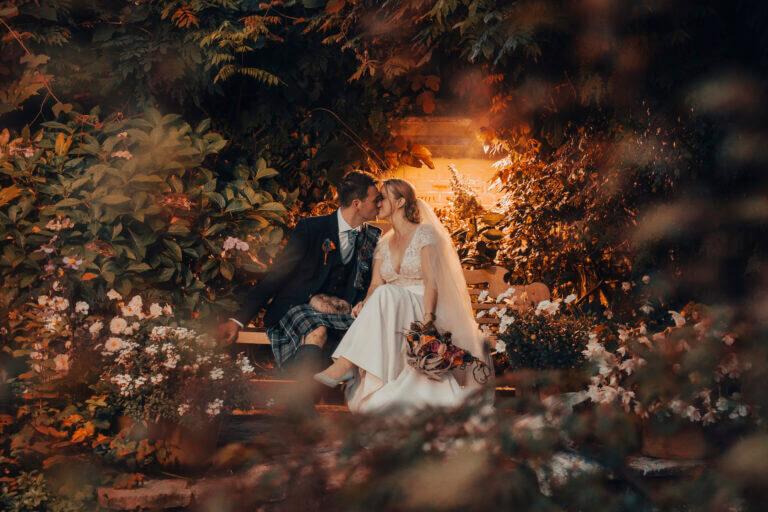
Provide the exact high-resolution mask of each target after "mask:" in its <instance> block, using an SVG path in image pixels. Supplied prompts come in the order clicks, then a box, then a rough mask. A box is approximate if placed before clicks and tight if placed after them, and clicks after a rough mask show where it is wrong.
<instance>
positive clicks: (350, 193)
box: [337, 171, 379, 207]
mask: <svg viewBox="0 0 768 512" xmlns="http://www.w3.org/2000/svg"><path fill="white" fill-rule="evenodd" d="M378 183H379V180H378V179H376V176H374V175H373V174H371V173H369V172H365V171H349V172H348V173H347V174H345V175H344V177H343V178H341V183H339V186H338V188H337V190H338V191H339V203H341V206H344V207H347V206H349V205H351V204H352V201H354V200H355V199H359V200H361V201H365V198H366V197H367V196H368V189H369V188H371V187H372V186H373V187H375V186H376V185H378Z"/></svg>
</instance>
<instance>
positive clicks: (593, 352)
mask: <svg viewBox="0 0 768 512" xmlns="http://www.w3.org/2000/svg"><path fill="white" fill-rule="evenodd" d="M581 353H582V354H584V357H586V358H587V359H588V360H590V361H593V360H595V359H598V358H600V357H602V355H603V354H604V353H605V347H603V346H602V345H601V344H600V343H598V342H597V338H595V339H590V340H589V343H587V348H586V349H585V350H582V352H581Z"/></svg>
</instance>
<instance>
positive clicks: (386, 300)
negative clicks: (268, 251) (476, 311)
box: [315, 179, 488, 414]
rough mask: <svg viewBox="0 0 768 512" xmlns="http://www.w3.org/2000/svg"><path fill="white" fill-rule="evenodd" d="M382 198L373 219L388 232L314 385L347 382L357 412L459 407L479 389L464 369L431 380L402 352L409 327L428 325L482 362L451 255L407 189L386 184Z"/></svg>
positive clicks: (438, 227) (428, 212)
mask: <svg viewBox="0 0 768 512" xmlns="http://www.w3.org/2000/svg"><path fill="white" fill-rule="evenodd" d="M381 194H382V197H383V201H382V207H381V211H380V212H379V218H381V219H386V220H389V222H390V223H391V225H392V230H391V231H390V232H389V233H387V234H386V235H385V236H383V237H382V238H381V240H380V241H379V243H378V245H377V246H376V250H375V252H374V263H373V277H372V280H371V285H370V288H369V289H368V294H367V296H366V298H365V300H364V301H363V302H360V303H359V304H357V305H356V306H355V308H354V309H353V310H352V315H353V316H355V317H356V320H355V322H354V323H353V324H352V326H351V327H350V329H349V330H348V331H347V333H346V335H345V336H344V338H343V339H342V340H341V342H340V343H339V346H338V348H337V349H336V351H335V352H334V353H333V359H334V360H335V362H334V363H333V364H332V365H331V366H329V367H328V368H326V369H325V370H324V371H323V372H321V373H318V374H316V375H315V379H316V380H318V381H319V382H321V383H323V384H325V385H327V386H330V387H335V386H337V385H338V384H339V383H340V382H345V381H349V380H352V379H354V382H352V383H350V384H351V385H348V387H347V400H348V405H349V408H350V410H351V411H353V412H358V413H366V414H376V413H381V412H384V411H387V412H389V411H392V410H396V411H401V412H402V411H407V410H412V409H420V408H424V407H453V406H457V405H460V404H461V403H462V402H463V401H464V400H465V399H466V398H467V397H468V396H469V395H470V394H472V393H473V392H474V391H476V390H477V388H478V384H477V383H476V382H474V380H473V379H472V376H471V371H467V372H460V371H456V370H454V371H453V372H449V373H447V374H446V375H445V376H444V377H443V379H442V380H440V381H434V380H430V379H428V378H427V377H426V376H425V375H423V374H421V373H420V372H418V371H417V370H415V369H414V368H412V367H411V366H409V365H408V364H407V363H406V360H405V355H404V353H403V345H404V343H406V341H405V338H404V335H403V333H405V332H406V331H407V330H409V328H410V325H411V323H412V322H422V323H427V322H432V323H434V326H435V327H436V328H437V329H438V330H439V331H440V332H444V331H449V332H451V333H452V341H453V343H454V345H456V346H457V347H459V348H462V349H464V350H467V351H468V352H470V353H471V354H472V355H474V356H476V357H478V358H480V359H481V360H487V359H488V357H487V355H486V354H485V353H484V347H483V342H484V340H483V336H482V334H481V332H480V330H479V329H478V327H477V324H476V322H475V319H474V315H473V314H472V306H471V304H470V300H469V294H468V293H467V285H466V281H465V280H464V274H463V272H462V270H461V264H460V263H459V258H458V255H457V254H456V251H455V249H454V247H453V244H452V242H451V238H450V235H449V234H448V231H447V230H446V229H445V227H444V226H443V225H442V224H441V223H440V221H439V220H438V218H437V216H435V214H434V212H433V211H432V209H431V208H430V207H429V206H428V205H427V204H426V203H425V202H424V201H422V200H420V199H418V200H417V199H416V193H415V191H414V189H413V186H412V185H411V184H410V183H408V182H407V181H404V180H399V179H391V180H387V181H385V182H384V184H383V186H382V189H381ZM461 384H464V385H461Z"/></svg>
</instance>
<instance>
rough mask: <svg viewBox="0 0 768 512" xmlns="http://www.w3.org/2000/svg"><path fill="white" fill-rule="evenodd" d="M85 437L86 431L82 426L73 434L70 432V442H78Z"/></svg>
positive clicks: (86, 435)
mask: <svg viewBox="0 0 768 512" xmlns="http://www.w3.org/2000/svg"><path fill="white" fill-rule="evenodd" d="M86 437H88V431H87V430H86V429H84V428H79V429H77V430H75V433H74V434H72V442H73V443H79V442H81V441H84V440H85V438H86Z"/></svg>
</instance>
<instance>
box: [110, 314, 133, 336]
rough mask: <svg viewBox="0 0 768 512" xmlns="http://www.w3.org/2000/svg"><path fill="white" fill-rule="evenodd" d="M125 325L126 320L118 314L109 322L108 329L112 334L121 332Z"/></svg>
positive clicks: (126, 323)
mask: <svg viewBox="0 0 768 512" xmlns="http://www.w3.org/2000/svg"><path fill="white" fill-rule="evenodd" d="M126 327H128V322H126V321H125V318H121V317H119V316H116V317H115V318H113V319H112V320H111V321H110V322H109V330H110V331H111V332H112V334H123V332H125V328H126Z"/></svg>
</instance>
